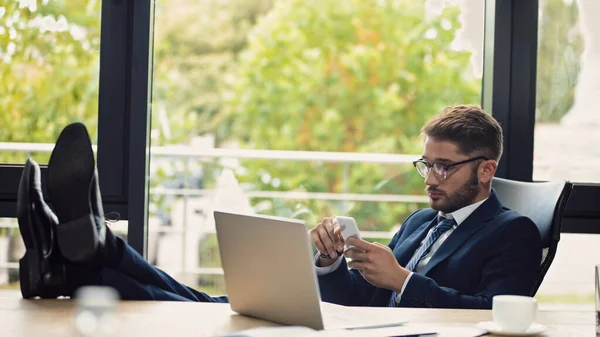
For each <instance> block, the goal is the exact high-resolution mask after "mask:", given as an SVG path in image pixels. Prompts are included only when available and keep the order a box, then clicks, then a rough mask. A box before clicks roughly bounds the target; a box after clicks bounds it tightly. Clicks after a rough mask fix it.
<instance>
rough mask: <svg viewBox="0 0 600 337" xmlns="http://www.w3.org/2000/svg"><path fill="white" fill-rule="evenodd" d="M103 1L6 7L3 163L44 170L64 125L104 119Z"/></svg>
mask: <svg viewBox="0 0 600 337" xmlns="http://www.w3.org/2000/svg"><path fill="white" fill-rule="evenodd" d="M100 6H101V1H100V0H69V1H48V0H43V1H36V0H19V1H13V0H0V163H1V164H7V163H10V164H22V163H23V162H24V161H25V158H27V155H28V154H32V155H33V158H34V159H36V160H37V161H39V162H40V163H41V164H45V163H47V162H48V159H49V150H51V144H52V143H54V141H55V140H56V138H57V137H58V134H59V133H60V131H61V130H62V128H63V127H64V126H66V125H67V124H69V123H70V122H74V121H80V122H83V123H85V124H86V126H87V127H88V128H89V130H90V133H91V135H92V139H93V142H94V144H95V143H96V142H95V139H96V129H97V124H98V123H97V120H98V73H99V66H98V64H99V62H98V60H99V47H100ZM44 143H46V144H45V145H44Z"/></svg>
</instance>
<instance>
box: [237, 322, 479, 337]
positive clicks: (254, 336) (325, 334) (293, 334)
mask: <svg viewBox="0 0 600 337" xmlns="http://www.w3.org/2000/svg"><path fill="white" fill-rule="evenodd" d="M483 334H485V331H482V330H479V329H476V328H463V327H452V326H429V327H426V326H410V325H407V326H397V327H386V328H373V329H353V330H346V329H337V330H320V331H317V330H313V329H310V328H306V327H300V326H283V327H265V328H253V329H248V330H243V331H239V332H236V333H233V334H229V335H227V336H226V337H275V336H286V337H342V336H350V337H364V336H369V337H391V336H393V337H411V336H438V337H478V336H482V335H483Z"/></svg>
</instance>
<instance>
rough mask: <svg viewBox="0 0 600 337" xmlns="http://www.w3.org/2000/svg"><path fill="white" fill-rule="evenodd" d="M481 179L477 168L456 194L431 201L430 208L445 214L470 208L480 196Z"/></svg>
mask: <svg viewBox="0 0 600 337" xmlns="http://www.w3.org/2000/svg"><path fill="white" fill-rule="evenodd" d="M429 190H430V191H432V192H433V191H439V190H437V189H429ZM479 191H480V187H479V179H478V177H477V168H475V169H473V170H472V171H471V176H470V177H469V179H467V181H466V182H465V183H464V184H463V185H462V186H460V187H459V188H458V189H457V190H456V192H454V193H452V194H445V195H444V197H443V198H442V199H441V200H436V201H433V200H432V201H430V206H431V208H433V209H434V210H436V211H442V212H444V213H452V212H454V211H456V210H459V209H461V208H463V207H465V206H469V205H471V204H472V203H473V201H475V198H476V197H477V195H478V194H479Z"/></svg>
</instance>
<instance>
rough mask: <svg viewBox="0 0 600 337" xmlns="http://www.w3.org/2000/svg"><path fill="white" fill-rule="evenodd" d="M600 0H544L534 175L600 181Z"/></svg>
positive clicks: (539, 45) (536, 176) (540, 29)
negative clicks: (598, 16) (599, 144)
mask: <svg viewBox="0 0 600 337" xmlns="http://www.w3.org/2000/svg"><path fill="white" fill-rule="evenodd" d="M599 11H600V3H598V2H597V1H588V0H542V1H540V16H539V37H538V63H537V64H538V66H537V73H538V75H537V97H536V126H535V146H534V160H533V164H534V170H533V179H534V180H556V179H569V180H571V181H576V182H587V183H589V182H600V148H599V147H598V143H600V133H599V132H598V127H599V126H600V111H599V110H598V103H597V97H598V96H599V95H600V86H599V85H598V77H599V76H600V33H599V32H600V24H599V23H598V22H597V20H596V18H595V17H594V13H598V12H599Z"/></svg>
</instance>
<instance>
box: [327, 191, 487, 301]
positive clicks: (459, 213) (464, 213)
mask: <svg viewBox="0 0 600 337" xmlns="http://www.w3.org/2000/svg"><path fill="white" fill-rule="evenodd" d="M487 199H488V198H485V199H483V200H481V201H478V202H476V203H474V204H471V205H469V206H465V207H463V208H461V209H458V210H456V211H454V212H452V213H448V214H446V213H444V212H442V211H439V212H438V216H441V217H444V218H446V219H454V221H456V224H455V225H454V226H453V227H452V228H451V229H449V230H448V231H446V232H445V233H444V234H442V235H441V236H440V237H439V238H438V239H437V241H436V242H435V243H434V244H433V245H432V246H431V249H430V250H429V252H428V253H427V254H425V255H424V256H423V257H422V258H421V259H420V260H419V263H417V265H416V267H415V270H414V272H417V273H418V272H419V271H421V270H423V269H424V268H425V266H426V265H427V263H428V262H429V260H431V257H432V256H433V254H435V252H436V251H437V250H438V249H439V248H440V246H441V245H442V244H443V243H444V241H446V239H447V238H448V237H449V236H450V234H452V232H454V230H455V229H456V228H457V227H458V226H460V224H461V223H463V222H464V221H465V220H466V219H467V218H468V217H469V216H470V215H471V213H473V212H474V211H475V210H476V209H477V208H478V207H479V206H481V204H483V203H484V202H485V201H486V200H487ZM434 228H435V226H434V227H432V228H431V229H430V230H429V232H428V233H427V235H426V236H425V238H424V239H423V240H422V241H421V243H420V244H419V247H420V246H422V245H423V244H424V243H425V240H426V239H427V237H428V236H429V235H431V232H432V231H433V229H434ZM419 247H417V248H416V249H415V252H416V251H417V250H419ZM342 258H343V255H340V257H338V259H337V260H336V261H335V262H334V263H333V264H332V265H330V266H328V267H319V266H318V265H317V266H316V270H317V275H327V274H329V273H332V272H334V271H335V270H337V269H338V268H339V266H340V265H341V264H342ZM318 261H319V254H317V255H316V256H315V264H317V263H318ZM414 272H410V274H408V277H407V278H406V281H404V284H403V285H402V291H401V292H400V293H398V296H396V303H400V298H401V296H402V293H403V292H404V289H406V285H407V284H408V282H409V281H410V278H411V276H412V275H413V273H414Z"/></svg>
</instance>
